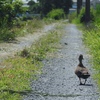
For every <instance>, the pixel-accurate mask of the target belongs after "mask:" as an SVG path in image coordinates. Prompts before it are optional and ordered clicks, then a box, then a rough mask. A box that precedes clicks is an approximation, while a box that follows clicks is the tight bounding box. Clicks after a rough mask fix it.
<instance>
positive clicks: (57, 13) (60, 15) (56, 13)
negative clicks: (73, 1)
mask: <svg viewBox="0 0 100 100" xmlns="http://www.w3.org/2000/svg"><path fill="white" fill-rule="evenodd" d="M64 17H65V13H64V11H63V9H53V10H52V11H50V12H49V13H48V14H47V18H51V19H55V20H59V19H64Z"/></svg>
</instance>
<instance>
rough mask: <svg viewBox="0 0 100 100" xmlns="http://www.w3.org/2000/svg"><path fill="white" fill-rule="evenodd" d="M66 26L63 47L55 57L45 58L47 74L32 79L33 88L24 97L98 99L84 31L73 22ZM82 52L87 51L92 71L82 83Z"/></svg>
mask: <svg viewBox="0 0 100 100" xmlns="http://www.w3.org/2000/svg"><path fill="white" fill-rule="evenodd" d="M64 29H65V34H64V35H63V37H62V39H61V41H60V45H61V48H59V49H58V51H57V52H55V53H54V56H53V57H48V58H47V59H46V60H44V61H43V63H44V68H43V74H42V75H40V76H39V79H38V80H37V81H33V82H32V83H31V88H32V92H31V93H29V94H28V95H26V96H24V100H98V98H99V93H98V92H97V86H96V84H95V81H94V80H93V79H92V74H93V73H92V68H91V64H90V57H91V56H90V55H89V54H88V50H87V49H86V47H85V46H84V43H83V41H82V32H81V31H79V30H78V29H77V27H76V26H75V25H73V24H68V25H66V27H65V28H64ZM80 54H83V56H84V62H83V64H84V66H86V67H87V68H88V69H89V72H90V73H91V77H90V78H89V79H88V80H87V83H86V85H79V80H78V78H77V76H76V75H75V73H74V71H75V68H76V66H77V65H78V56H79V55H80Z"/></svg>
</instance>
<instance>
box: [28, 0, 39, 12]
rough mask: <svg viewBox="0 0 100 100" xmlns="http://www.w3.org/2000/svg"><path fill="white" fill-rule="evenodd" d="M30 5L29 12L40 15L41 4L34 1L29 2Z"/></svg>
mask: <svg viewBox="0 0 100 100" xmlns="http://www.w3.org/2000/svg"><path fill="white" fill-rule="evenodd" d="M28 5H29V11H30V12H32V13H39V11H40V6H39V3H35V2H34V1H33V0H31V1H29V2H28Z"/></svg>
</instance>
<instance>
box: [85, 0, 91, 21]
mask: <svg viewBox="0 0 100 100" xmlns="http://www.w3.org/2000/svg"><path fill="white" fill-rule="evenodd" d="M89 21H90V0H86V9H85V22H86V23H88V22H89Z"/></svg>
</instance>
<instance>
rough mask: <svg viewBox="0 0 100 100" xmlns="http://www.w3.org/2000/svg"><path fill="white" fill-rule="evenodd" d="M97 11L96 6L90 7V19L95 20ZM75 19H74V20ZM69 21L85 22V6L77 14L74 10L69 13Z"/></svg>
mask: <svg viewBox="0 0 100 100" xmlns="http://www.w3.org/2000/svg"><path fill="white" fill-rule="evenodd" d="M95 13H96V11H95V10H94V8H91V9H90V21H91V22H92V21H94V20H95ZM73 19H74V20H73ZM69 21H70V22H74V23H78V24H79V23H84V22H85V8H84V7H83V8H82V9H81V11H80V14H79V15H78V16H77V13H76V12H74V13H72V14H70V15H69Z"/></svg>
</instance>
